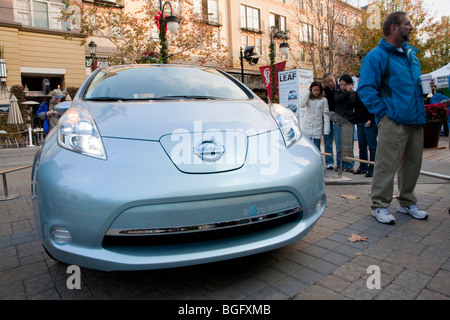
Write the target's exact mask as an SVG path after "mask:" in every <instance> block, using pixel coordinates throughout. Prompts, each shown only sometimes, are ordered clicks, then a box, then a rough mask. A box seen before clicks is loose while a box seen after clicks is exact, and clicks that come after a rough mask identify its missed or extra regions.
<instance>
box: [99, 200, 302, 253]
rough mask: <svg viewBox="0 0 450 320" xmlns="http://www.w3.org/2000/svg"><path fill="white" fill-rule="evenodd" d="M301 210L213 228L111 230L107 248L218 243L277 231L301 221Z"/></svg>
mask: <svg viewBox="0 0 450 320" xmlns="http://www.w3.org/2000/svg"><path fill="white" fill-rule="evenodd" d="M301 216H302V208H301V207H300V206H298V207H295V208H292V209H288V210H284V211H279V212H274V213H270V214H267V215H262V216H256V217H247V218H243V219H239V220H231V221H222V222H217V223H211V224H203V225H193V226H183V227H172V228H158V229H129V230H112V229H110V230H108V232H107V234H106V236H105V237H104V240H103V246H104V247H108V246H150V245H169V244H177V243H186V242H198V241H207V240H214V239H220V238H226V237H234V236H238V235H243V234H248V233H252V232H258V231H262V230H264V229H269V228H273V227H276V226H279V225H281V224H284V223H287V222H289V221H292V220H296V219H301Z"/></svg>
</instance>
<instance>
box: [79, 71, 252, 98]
mask: <svg viewBox="0 0 450 320" xmlns="http://www.w3.org/2000/svg"><path fill="white" fill-rule="evenodd" d="M251 97H252V96H251V95H250V94H249V93H248V92H246V91H245V89H243V87H242V86H240V85H238V83H237V82H235V81H233V80H232V79H230V78H229V77H228V76H226V75H224V74H223V73H221V72H219V71H217V70H215V69H210V68H192V67H181V66H180V67H178V66H177V67H173V66H167V67H166V66H150V67H149V66H142V67H141V66H135V67H129V66H128V67H117V68H111V69H106V70H105V71H104V70H101V71H99V72H98V73H97V75H96V76H95V77H94V79H92V81H91V83H90V84H89V87H88V88H87V90H86V93H85V94H84V99H85V100H148V99H179V98H187V99H189V98H192V99H226V100H243V99H245V100H247V99H249V98H251Z"/></svg>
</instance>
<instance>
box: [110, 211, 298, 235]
mask: <svg viewBox="0 0 450 320" xmlns="http://www.w3.org/2000/svg"><path fill="white" fill-rule="evenodd" d="M301 211H302V207H301V206H298V207H295V208H292V209H287V210H284V211H280V212H274V213H269V214H266V215H263V216H257V217H248V218H243V219H238V220H230V221H222V222H217V223H210V224H202V225H193V226H184V227H172V228H155V229H109V230H108V231H107V232H106V235H107V236H149V235H161V234H184V233H189V232H200V231H206V230H211V229H225V228H232V227H238V226H243V225H250V224H255V223H259V222H266V221H270V220H275V219H279V218H284V217H287V216H290V215H295V214H298V213H300V212H301Z"/></svg>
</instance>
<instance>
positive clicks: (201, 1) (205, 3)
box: [193, 0, 221, 25]
mask: <svg viewBox="0 0 450 320" xmlns="http://www.w3.org/2000/svg"><path fill="white" fill-rule="evenodd" d="M193 12H194V16H197V17H201V19H203V15H205V14H206V16H207V22H209V23H211V24H214V25H220V24H221V21H220V14H219V4H218V0H194V6H193Z"/></svg>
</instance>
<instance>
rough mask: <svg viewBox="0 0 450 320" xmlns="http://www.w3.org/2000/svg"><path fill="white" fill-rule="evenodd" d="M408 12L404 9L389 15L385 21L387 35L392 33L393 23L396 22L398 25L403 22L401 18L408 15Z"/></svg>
mask: <svg viewBox="0 0 450 320" xmlns="http://www.w3.org/2000/svg"><path fill="white" fill-rule="evenodd" d="M406 15H407V13H406V12H404V11H395V12H391V13H389V14H388V15H387V17H386V19H384V22H383V34H384V36H385V37H387V36H389V35H390V34H391V25H393V24H395V25H397V26H399V25H400V23H401V18H402V17H403V16H406Z"/></svg>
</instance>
